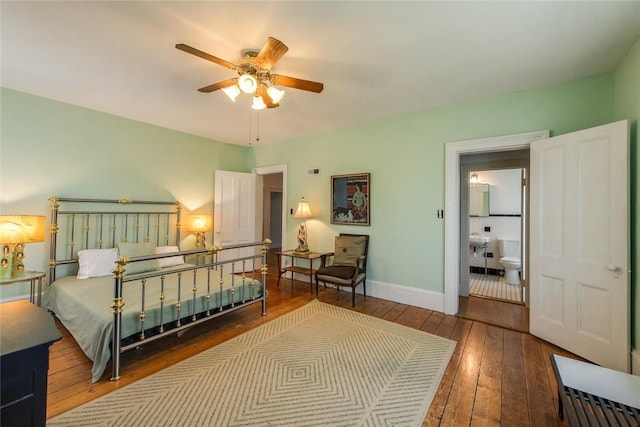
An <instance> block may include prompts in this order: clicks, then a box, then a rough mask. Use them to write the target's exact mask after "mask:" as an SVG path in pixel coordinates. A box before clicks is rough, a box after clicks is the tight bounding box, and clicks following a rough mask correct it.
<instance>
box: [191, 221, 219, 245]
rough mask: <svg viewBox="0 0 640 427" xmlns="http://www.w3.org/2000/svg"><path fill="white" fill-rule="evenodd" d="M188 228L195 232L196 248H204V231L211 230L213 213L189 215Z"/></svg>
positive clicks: (205, 243)
mask: <svg viewBox="0 0 640 427" xmlns="http://www.w3.org/2000/svg"><path fill="white" fill-rule="evenodd" d="M188 230H189V231H191V232H194V233H196V248H197V249H205V248H206V247H207V242H206V241H205V238H204V233H205V232H207V231H211V230H213V215H189V222H188Z"/></svg>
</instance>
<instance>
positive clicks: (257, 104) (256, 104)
mask: <svg viewBox="0 0 640 427" xmlns="http://www.w3.org/2000/svg"><path fill="white" fill-rule="evenodd" d="M251 108H253V109H254V110H264V109H265V108H267V105H266V104H265V103H264V101H263V100H262V97H261V96H254V97H253V103H252V104H251Z"/></svg>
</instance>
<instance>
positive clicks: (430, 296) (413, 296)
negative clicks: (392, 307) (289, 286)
mask: <svg viewBox="0 0 640 427" xmlns="http://www.w3.org/2000/svg"><path fill="white" fill-rule="evenodd" d="M295 278H296V280H300V281H302V282H308V281H309V276H305V275H302V274H300V275H298V274H296V275H295ZM282 280H285V279H284V278H283V279H282ZM313 286H314V292H315V282H314V285H313ZM327 286H329V287H332V286H331V285H330V284H328V285H327ZM341 289H344V288H341ZM356 293H357V294H360V295H362V286H358V287H357V288H356ZM367 296H371V297H375V298H381V299H386V300H387V301H393V302H397V303H400V304H407V305H413V306H415V307H420V308H426V309H429V310H434V311H439V312H444V294H443V293H441V292H435V291H425V290H423V289H416V288H410V287H407V286H401V285H397V284H395V283H385V282H379V281H374V280H369V279H367Z"/></svg>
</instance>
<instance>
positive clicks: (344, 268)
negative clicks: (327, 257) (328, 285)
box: [318, 265, 356, 279]
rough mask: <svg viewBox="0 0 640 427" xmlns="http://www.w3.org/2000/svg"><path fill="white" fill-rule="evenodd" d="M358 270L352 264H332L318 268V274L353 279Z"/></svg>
mask: <svg viewBox="0 0 640 427" xmlns="http://www.w3.org/2000/svg"><path fill="white" fill-rule="evenodd" d="M355 272H356V268H355V267H351V266H350V265H331V266H329V267H322V268H320V269H319V270H318V276H330V277H337V278H339V279H351V278H352V277H353V275H354V274H355Z"/></svg>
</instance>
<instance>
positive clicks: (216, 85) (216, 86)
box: [198, 77, 238, 93]
mask: <svg viewBox="0 0 640 427" xmlns="http://www.w3.org/2000/svg"><path fill="white" fill-rule="evenodd" d="M237 83H238V78H237V77H234V78H232V79H227V80H223V81H221V82H218V83H214V84H212V85H209V86H205V87H201V88H200V89H198V92H204V93H210V92H213V91H216V90H218V89H223V88H225V87H229V86H233V85H235V84H237Z"/></svg>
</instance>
